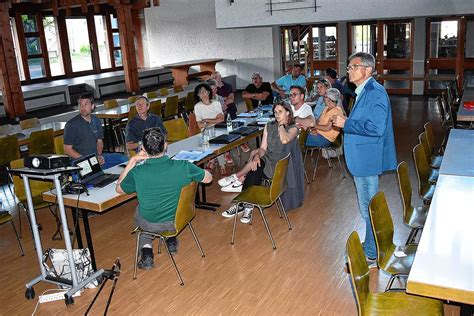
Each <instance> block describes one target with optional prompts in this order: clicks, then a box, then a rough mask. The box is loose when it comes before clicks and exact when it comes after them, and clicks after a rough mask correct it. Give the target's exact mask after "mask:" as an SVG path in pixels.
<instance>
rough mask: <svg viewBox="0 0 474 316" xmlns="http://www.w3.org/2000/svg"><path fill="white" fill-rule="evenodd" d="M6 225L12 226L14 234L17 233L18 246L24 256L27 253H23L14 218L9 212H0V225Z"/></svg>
mask: <svg viewBox="0 0 474 316" xmlns="http://www.w3.org/2000/svg"><path fill="white" fill-rule="evenodd" d="M6 223H11V224H12V228H13V232H14V233H15V236H16V241H17V242H18V246H19V247H20V253H21V255H22V256H24V255H25V252H24V251H23V247H22V245H21V241H20V237H19V236H18V232H17V231H16V227H15V223H13V216H12V215H11V214H10V213H8V212H7V211H1V210H0V225H3V224H6Z"/></svg>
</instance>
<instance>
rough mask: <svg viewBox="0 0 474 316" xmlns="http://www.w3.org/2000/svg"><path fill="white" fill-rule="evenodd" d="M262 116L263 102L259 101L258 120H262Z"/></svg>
mask: <svg viewBox="0 0 474 316" xmlns="http://www.w3.org/2000/svg"><path fill="white" fill-rule="evenodd" d="M262 116H263V109H262V101H260V100H258V107H257V118H261V117H262Z"/></svg>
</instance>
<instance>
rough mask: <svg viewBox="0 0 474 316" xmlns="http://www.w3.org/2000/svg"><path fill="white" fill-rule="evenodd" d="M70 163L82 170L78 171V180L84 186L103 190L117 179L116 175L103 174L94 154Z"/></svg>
mask: <svg viewBox="0 0 474 316" xmlns="http://www.w3.org/2000/svg"><path fill="white" fill-rule="evenodd" d="M72 163H73V165H74V166H78V167H81V168H82V170H80V171H79V179H80V180H81V182H82V183H83V184H85V185H91V186H93V187H97V188H103V187H105V186H106V185H108V184H110V183H112V182H114V181H115V180H117V179H118V177H119V175H118V174H110V173H104V171H102V167H101V166H100V163H99V159H98V158H97V156H96V155H95V154H91V155H87V156H82V157H81V158H79V159H76V160H74V161H73V162H72Z"/></svg>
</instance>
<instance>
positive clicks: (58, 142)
mask: <svg viewBox="0 0 474 316" xmlns="http://www.w3.org/2000/svg"><path fill="white" fill-rule="evenodd" d="M54 151H55V152H56V154H57V155H64V137H63V135H59V136H56V137H54Z"/></svg>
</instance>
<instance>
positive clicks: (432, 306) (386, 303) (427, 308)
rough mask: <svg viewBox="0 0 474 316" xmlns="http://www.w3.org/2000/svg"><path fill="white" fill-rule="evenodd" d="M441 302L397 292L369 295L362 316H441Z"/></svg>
mask: <svg viewBox="0 0 474 316" xmlns="http://www.w3.org/2000/svg"><path fill="white" fill-rule="evenodd" d="M443 312H444V311H443V302H441V301H438V300H434V299H430V298H425V297H419V296H415V295H407V294H405V293H399V292H385V293H369V294H368V296H367V299H366V304H364V309H363V310H362V315H384V316H388V315H443Z"/></svg>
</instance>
